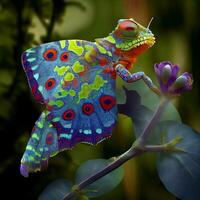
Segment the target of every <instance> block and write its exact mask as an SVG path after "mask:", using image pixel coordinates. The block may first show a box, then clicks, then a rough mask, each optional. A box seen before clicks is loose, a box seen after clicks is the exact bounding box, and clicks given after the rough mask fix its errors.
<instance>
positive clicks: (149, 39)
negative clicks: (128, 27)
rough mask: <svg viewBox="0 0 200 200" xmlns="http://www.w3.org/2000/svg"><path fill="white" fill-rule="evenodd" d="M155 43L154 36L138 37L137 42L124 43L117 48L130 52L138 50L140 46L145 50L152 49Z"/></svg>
mask: <svg viewBox="0 0 200 200" xmlns="http://www.w3.org/2000/svg"><path fill="white" fill-rule="evenodd" d="M154 43H155V37H154V35H153V34H149V35H147V36H142V37H138V39H137V40H133V41H127V42H123V43H121V44H120V45H119V46H117V47H118V48H120V49H121V50H122V51H129V50H132V49H135V48H138V47H140V46H143V47H145V48H150V47H152V46H153V45H154Z"/></svg>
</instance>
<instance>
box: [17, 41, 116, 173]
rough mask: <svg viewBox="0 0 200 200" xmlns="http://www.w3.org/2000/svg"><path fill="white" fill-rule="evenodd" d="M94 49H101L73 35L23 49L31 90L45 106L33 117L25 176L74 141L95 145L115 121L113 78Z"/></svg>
mask: <svg viewBox="0 0 200 200" xmlns="http://www.w3.org/2000/svg"><path fill="white" fill-rule="evenodd" d="M101 51H102V49H101ZM104 52H105V51H104ZM96 54H100V52H98V50H97V49H95V44H94V43H89V42H86V41H84V42H83V41H74V40H72V41H70V40H64V41H58V42H51V43H48V44H43V45H40V46H38V47H35V48H32V49H29V50H27V51H25V52H24V53H23V55H22V63H23V67H24V69H25V72H26V75H27V78H28V82H29V85H30V87H31V90H32V93H33V95H34V97H35V99H36V100H37V101H39V102H41V103H45V104H46V106H47V110H48V111H45V112H43V114H42V115H41V117H40V118H39V120H38V121H37V122H36V125H35V127H34V129H33V133H32V136H31V138H30V140H29V142H28V145H27V148H26V151H25V153H24V155H23V158H22V161H21V163H22V164H21V173H22V174H23V175H24V176H27V175H28V172H32V171H37V170H40V169H41V168H42V167H43V166H45V165H46V164H47V163H48V159H49V157H50V156H53V155H54V154H55V153H57V152H59V151H62V150H64V149H69V148H72V147H73V146H75V144H76V143H79V142H84V143H89V144H97V143H98V142H100V141H102V140H104V139H106V138H108V137H110V136H111V132H112V129H113V127H114V125H115V123H116V120H117V106H116V97H115V80H113V79H111V78H110V75H109V74H106V73H104V69H105V68H106V67H109V58H108V57H106V55H104V57H103V59H102V58H100V59H97V57H98V56H96ZM94 55H95V59H93V58H94V57H93V56H94ZM107 59H108V60H107Z"/></svg>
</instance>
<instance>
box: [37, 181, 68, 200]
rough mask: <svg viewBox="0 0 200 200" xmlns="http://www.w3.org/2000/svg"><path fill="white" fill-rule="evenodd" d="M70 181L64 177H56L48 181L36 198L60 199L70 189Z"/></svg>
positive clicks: (46, 199) (43, 199)
mask: <svg viewBox="0 0 200 200" xmlns="http://www.w3.org/2000/svg"><path fill="white" fill-rule="evenodd" d="M71 187H72V183H71V182H70V181H68V180H66V179H58V180H56V181H53V182H52V183H50V184H49V185H48V186H47V187H46V188H45V189H44V190H43V192H42V193H41V194H40V196H39V198H38V200H62V199H63V197H64V196H65V195H66V194H67V193H69V192H70V191H71Z"/></svg>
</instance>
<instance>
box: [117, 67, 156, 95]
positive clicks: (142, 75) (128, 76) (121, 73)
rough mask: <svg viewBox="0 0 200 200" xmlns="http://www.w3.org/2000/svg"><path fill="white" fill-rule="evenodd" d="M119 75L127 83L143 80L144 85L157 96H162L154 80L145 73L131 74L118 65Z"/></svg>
mask: <svg viewBox="0 0 200 200" xmlns="http://www.w3.org/2000/svg"><path fill="white" fill-rule="evenodd" d="M115 69H116V73H117V75H119V76H120V77H121V78H122V79H123V80H124V81H126V82H127V83H132V82H135V81H138V80H140V79H142V80H143V81H144V83H145V84H146V85H147V86H148V87H149V88H150V89H151V90H152V91H153V92H154V93H156V94H157V95H159V96H160V90H159V89H158V88H157V87H156V86H155V85H154V84H153V82H152V80H151V79H150V78H149V77H148V76H147V75H146V74H145V73H144V72H136V73H134V74H131V73H130V72H129V71H128V70H127V69H126V68H125V67H124V66H123V65H121V64H118V65H116V67H115Z"/></svg>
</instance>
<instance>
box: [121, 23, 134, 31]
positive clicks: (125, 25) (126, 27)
mask: <svg viewBox="0 0 200 200" xmlns="http://www.w3.org/2000/svg"><path fill="white" fill-rule="evenodd" d="M136 28H137V24H136V23H135V22H133V21H131V20H125V21H122V22H121V23H120V24H119V29H120V30H126V31H133V30H135V29H136Z"/></svg>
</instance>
